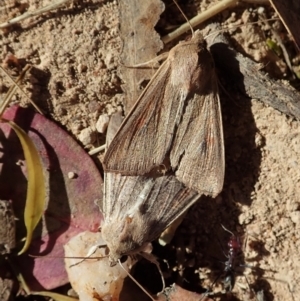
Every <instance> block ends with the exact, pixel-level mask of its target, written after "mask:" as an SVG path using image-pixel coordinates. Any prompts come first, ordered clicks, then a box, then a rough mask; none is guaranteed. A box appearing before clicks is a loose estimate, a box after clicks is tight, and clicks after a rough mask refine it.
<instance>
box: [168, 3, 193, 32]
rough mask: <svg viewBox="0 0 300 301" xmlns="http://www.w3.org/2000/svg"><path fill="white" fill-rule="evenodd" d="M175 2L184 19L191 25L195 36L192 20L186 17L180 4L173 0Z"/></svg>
mask: <svg viewBox="0 0 300 301" xmlns="http://www.w3.org/2000/svg"><path fill="white" fill-rule="evenodd" d="M173 2H174V3H175V5H176V6H177V8H178V9H179V11H180V12H181V13H182V15H183V17H184V18H185V20H186V22H187V23H188V24H189V25H190V28H191V32H192V35H194V29H193V26H192V24H191V23H190V20H189V19H188V18H187V16H186V15H185V13H184V12H183V10H182V9H181V8H180V6H179V5H178V3H177V2H176V1H175V0H173Z"/></svg>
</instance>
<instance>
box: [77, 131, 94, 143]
mask: <svg viewBox="0 0 300 301" xmlns="http://www.w3.org/2000/svg"><path fill="white" fill-rule="evenodd" d="M78 138H79V140H80V141H81V142H82V144H83V145H88V144H92V143H93V142H95V140H96V133H95V132H94V131H93V130H92V129H91V128H90V127H88V128H85V129H83V130H82V131H81V132H80V134H79V135H78Z"/></svg>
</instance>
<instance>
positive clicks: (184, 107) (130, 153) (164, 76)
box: [104, 31, 224, 196]
mask: <svg viewBox="0 0 300 301" xmlns="http://www.w3.org/2000/svg"><path fill="white" fill-rule="evenodd" d="M166 159H167V160H169V161H170V163H171V168H172V171H173V172H175V174H176V176H177V177H178V179H179V180H180V181H181V182H182V183H184V184H185V185H186V186H187V187H188V188H193V189H195V190H196V191H197V192H198V193H200V194H206V195H210V196H216V195H217V194H218V193H219V192H220V191H221V189H222V186H223V180H224V143H223V129H222V120H221V109H220V103H219V97H218V88H217V79H216V76H215V70H214V64H213V59H212V57H211V55H210V53H209V51H208V50H207V48H206V43H205V41H204V39H203V36H202V34H201V33H200V31H196V32H195V33H194V35H193V37H192V38H191V40H190V41H185V42H181V43H179V44H178V45H177V46H175V47H174V48H172V49H171V51H170V53H169V56H168V58H167V60H166V61H165V62H164V63H163V64H162V66H161V67H160V68H159V69H158V71H157V72H156V73H155V75H154V76H153V78H152V79H151V81H150V82H149V84H148V85H147V87H146V88H145V90H144V91H143V93H142V94H141V96H140V97H139V99H138V100H137V102H136V104H135V106H134V107H133V109H132V110H131V111H130V113H129V114H128V116H127V117H126V118H125V120H124V121H123V123H122V125H121V127H120V129H119V131H118V132H117V134H116V136H115V137H114V139H113V141H112V143H111V145H110V146H109V148H108V150H107V153H106V155H105V158H104V169H105V170H106V171H110V172H116V173H121V174H123V175H144V174H146V173H148V172H150V171H151V170H152V169H153V168H157V167H158V166H159V165H161V164H163V162H164V161H165V160H166Z"/></svg>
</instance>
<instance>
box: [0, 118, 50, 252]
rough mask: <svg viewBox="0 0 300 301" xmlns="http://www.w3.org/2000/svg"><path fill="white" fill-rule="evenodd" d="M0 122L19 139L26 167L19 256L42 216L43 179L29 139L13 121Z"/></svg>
mask: <svg viewBox="0 0 300 301" xmlns="http://www.w3.org/2000/svg"><path fill="white" fill-rule="evenodd" d="M2 121H4V122H6V123H8V124H9V125H10V126H11V127H12V129H13V130H14V131H15V132H16V134H17V136H18V138H19V139H20V142H21V145H22V148H23V152H24V157H25V161H26V166H27V178H28V185H27V196H26V205H25V211H24V222H25V226H26V231H27V234H26V241H25V244H24V246H23V248H22V250H21V251H20V252H19V253H18V254H19V255H21V254H23V253H24V252H26V250H27V249H28V247H29V245H30V243H31V240H32V233H33V230H34V229H35V227H36V226H37V224H38V222H39V221H40V219H41V217H42V215H43V211H44V206H45V197H46V188H45V178H44V174H43V168H42V164H41V160H40V156H39V153H38V151H37V149H36V147H35V145H34V143H33V142H32V140H31V138H30V137H29V136H28V135H27V134H26V132H24V131H23V130H22V129H21V128H20V127H19V126H18V125H17V124H16V123H14V122H13V121H10V120H5V119H2Z"/></svg>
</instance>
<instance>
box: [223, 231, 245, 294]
mask: <svg viewBox="0 0 300 301" xmlns="http://www.w3.org/2000/svg"><path fill="white" fill-rule="evenodd" d="M221 226H222V228H223V229H224V230H225V231H227V232H228V233H230V234H231V237H230V239H229V241H228V244H227V245H228V247H229V250H228V255H225V256H226V257H227V261H225V268H224V272H225V275H224V280H223V283H224V287H225V290H226V292H231V291H232V289H233V287H234V284H235V270H234V268H235V266H236V258H237V256H238V254H240V252H241V251H242V250H241V243H240V239H239V237H238V236H236V235H234V234H233V233H232V232H231V231H229V230H228V229H226V228H225V227H224V226H223V225H221Z"/></svg>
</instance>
